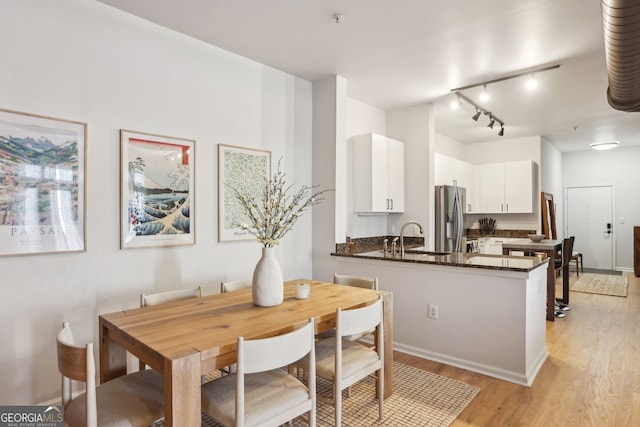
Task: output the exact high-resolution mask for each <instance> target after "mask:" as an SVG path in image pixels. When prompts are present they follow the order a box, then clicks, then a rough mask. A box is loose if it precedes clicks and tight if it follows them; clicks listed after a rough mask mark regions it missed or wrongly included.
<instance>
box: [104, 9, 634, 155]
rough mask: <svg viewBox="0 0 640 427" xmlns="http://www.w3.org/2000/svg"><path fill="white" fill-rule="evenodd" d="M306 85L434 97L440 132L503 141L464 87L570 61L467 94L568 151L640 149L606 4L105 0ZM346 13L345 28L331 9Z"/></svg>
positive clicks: (371, 99) (405, 102)
mask: <svg viewBox="0 0 640 427" xmlns="http://www.w3.org/2000/svg"><path fill="white" fill-rule="evenodd" d="M100 1H101V2H102V3H105V4H108V5H111V6H114V7H116V8H118V9H122V10H124V11H127V12H129V13H132V14H134V15H137V16H140V17H142V18H144V19H147V20H149V21H152V22H155V23H157V24H160V25H162V26H165V27H168V28H171V29H174V30H176V31H179V32H181V33H184V34H188V35H190V36H192V37H194V38H197V39H200V40H203V41H206V42H209V43H211V44H213V45H215V46H218V47H220V48H223V49H226V50H228V51H231V52H235V53H237V54H239V55H242V56H244V57H247V58H251V59H253V60H256V61H258V62H261V63H263V64H267V65H269V66H272V67H274V68H277V69H280V70H283V71H286V72H288V73H291V74H294V75H296V76H299V77H302V78H304V79H307V80H311V81H313V80H316V79H321V78H323V77H327V76H330V75H335V74H337V75H341V76H343V77H344V78H346V79H347V87H348V95H349V96H350V97H351V98H354V99H357V100H359V101H362V102H364V103H366V104H369V105H373V106H375V107H378V108H380V109H383V110H392V109H396V108H400V107H405V106H411V105H416V104H421V103H425V102H433V103H434V104H435V108H436V131H437V132H440V133H442V134H444V135H447V136H449V137H451V138H453V139H456V140H458V141H461V142H464V143H473V142H484V141H491V140H495V139H498V138H499V137H498V136H497V130H498V129H499V127H498V128H495V127H494V129H493V130H490V129H488V128H487V127H486V124H487V122H488V119H487V118H486V117H483V118H481V119H480V120H479V121H478V122H477V123H476V122H474V121H473V120H471V116H472V115H473V113H474V112H475V110H474V109H473V107H471V106H470V105H468V104H466V103H463V108H462V109H460V110H458V111H451V110H450V108H449V103H450V101H451V100H452V99H455V97H454V96H453V95H452V94H451V93H450V90H451V89H453V88H457V87H461V86H467V85H472V84H476V83H481V82H484V81H488V80H493V79H496V78H501V77H505V76H509V75H512V74H515V73H518V72H520V71H523V70H528V69H531V68H534V67H539V66H546V65H554V64H560V68H558V69H555V70H550V71H546V72H543V73H539V74H538V75H537V77H538V80H539V81H540V85H539V88H538V90H537V91H535V92H527V91H525V90H523V89H522V87H523V84H524V82H525V80H526V79H525V77H521V78H517V79H512V80H507V81H504V82H500V83H495V84H492V85H489V86H488V88H487V89H488V91H489V92H490V93H491V95H492V99H491V101H490V102H489V103H486V104H482V103H480V101H479V98H478V93H479V90H481V89H473V90H469V91H465V92H464V93H465V95H467V96H469V97H470V98H471V99H473V100H475V101H476V102H477V103H479V104H481V105H482V106H483V107H485V108H486V109H487V110H490V111H492V112H493V113H495V115H497V116H498V117H499V118H500V119H502V120H503V121H504V122H505V136H504V138H516V137H524V136H532V135H543V136H544V137H546V138H547V140H548V141H550V142H551V143H552V144H553V145H555V146H556V147H557V148H558V149H559V150H560V151H563V152H569V151H579V150H587V149H588V145H589V144H590V143H591V142H598V141H605V140H611V139H614V140H619V141H620V142H621V144H622V146H632V145H640V115H638V113H625V112H621V111H617V110H614V109H613V108H611V107H610V106H609V104H608V103H607V99H606V90H607V71H606V64H605V56H604V38H603V31H602V18H601V11H600V1H599V0H484V1H477V0H441V1H432V0H395V1H390V0H233V1H229V0H181V1H179V2H178V1H175V0H100ZM334 13H341V14H342V15H343V19H342V22H341V23H339V24H336V23H335V22H334V21H333V18H332V15H333V14H334Z"/></svg>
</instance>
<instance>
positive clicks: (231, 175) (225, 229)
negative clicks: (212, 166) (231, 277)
mask: <svg viewBox="0 0 640 427" xmlns="http://www.w3.org/2000/svg"><path fill="white" fill-rule="evenodd" d="M270 175H271V151H266V150H257V149H254V148H245V147H235V146H232V145H223V144H218V241H219V242H230V241H235V240H255V239H256V237H255V236H254V235H253V234H251V233H249V232H248V231H247V230H243V229H242V228H241V225H242V221H243V218H244V216H245V214H244V208H243V207H242V205H241V204H240V202H239V201H238V200H237V199H236V198H235V197H234V195H233V192H232V191H231V188H235V189H237V190H238V191H241V192H242V193H243V194H255V196H256V197H259V196H260V195H261V194H262V193H263V191H264V186H265V184H266V183H267V181H268V180H269V177H270Z"/></svg>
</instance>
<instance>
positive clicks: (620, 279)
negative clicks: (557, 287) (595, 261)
mask: <svg viewBox="0 0 640 427" xmlns="http://www.w3.org/2000/svg"><path fill="white" fill-rule="evenodd" d="M628 285H629V283H628V280H627V277H625V276H612V275H608V274H594V273H584V274H581V275H580V278H579V279H578V280H576V281H575V282H574V283H573V284H572V285H571V286H570V287H569V289H570V290H572V291H576V292H584V293H588V294H600V295H611V296H616V297H626V296H627V291H628Z"/></svg>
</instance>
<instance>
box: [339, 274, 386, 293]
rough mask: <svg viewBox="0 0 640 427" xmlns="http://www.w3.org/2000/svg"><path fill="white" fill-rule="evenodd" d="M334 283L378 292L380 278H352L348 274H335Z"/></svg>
mask: <svg viewBox="0 0 640 427" xmlns="http://www.w3.org/2000/svg"><path fill="white" fill-rule="evenodd" d="M333 283H335V284H337V285H348V286H357V287H359V288H365V289H373V290H376V291H377V290H378V278H377V277H366V276H352V275H348V274H338V273H334V274H333Z"/></svg>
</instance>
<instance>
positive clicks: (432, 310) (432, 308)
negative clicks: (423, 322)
mask: <svg viewBox="0 0 640 427" xmlns="http://www.w3.org/2000/svg"><path fill="white" fill-rule="evenodd" d="M428 311H429V312H428V315H429V319H437V318H438V306H437V305H433V304H429V307H428Z"/></svg>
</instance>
